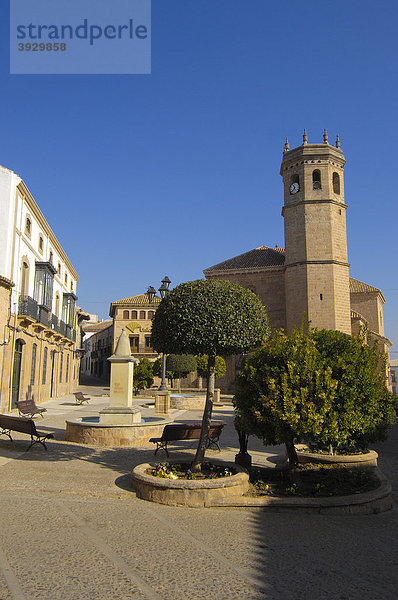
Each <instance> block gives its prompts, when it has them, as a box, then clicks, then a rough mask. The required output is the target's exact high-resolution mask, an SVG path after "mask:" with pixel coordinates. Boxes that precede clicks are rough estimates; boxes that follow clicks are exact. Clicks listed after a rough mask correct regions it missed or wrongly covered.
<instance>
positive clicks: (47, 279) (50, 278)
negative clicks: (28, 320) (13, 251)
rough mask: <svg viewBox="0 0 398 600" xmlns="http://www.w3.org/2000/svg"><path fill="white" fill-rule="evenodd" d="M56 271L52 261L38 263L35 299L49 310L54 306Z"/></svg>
mask: <svg viewBox="0 0 398 600" xmlns="http://www.w3.org/2000/svg"><path fill="white" fill-rule="evenodd" d="M54 273H55V269H54V267H53V266H52V264H51V263H48V262H45V263H42V262H37V263H36V271H35V289H34V299H35V300H36V302H37V303H38V304H40V306H44V307H45V308H47V309H48V310H51V308H52V301H53V284H54Z"/></svg>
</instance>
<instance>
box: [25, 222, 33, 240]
mask: <svg viewBox="0 0 398 600" xmlns="http://www.w3.org/2000/svg"><path fill="white" fill-rule="evenodd" d="M31 233H32V221H31V220H30V218H29V217H26V221H25V234H26V235H27V236H28V237H30V234H31Z"/></svg>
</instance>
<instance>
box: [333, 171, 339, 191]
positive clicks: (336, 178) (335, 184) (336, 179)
mask: <svg viewBox="0 0 398 600" xmlns="http://www.w3.org/2000/svg"><path fill="white" fill-rule="evenodd" d="M333 193H334V194H340V175H339V174H338V173H336V172H335V173H333Z"/></svg>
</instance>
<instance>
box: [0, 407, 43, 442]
mask: <svg viewBox="0 0 398 600" xmlns="http://www.w3.org/2000/svg"><path fill="white" fill-rule="evenodd" d="M11 431H18V432H19V433H26V434H27V435H30V439H31V442H30V446H29V448H28V450H30V449H31V447H32V446H33V444H41V445H42V446H44V448H45V450H47V446H46V440H48V439H50V438H53V437H54V436H53V434H52V433H45V432H44V431H37V429H36V425H35V422H34V421H33V419H26V418H25V417H14V416H10V415H0V435H8V437H9V438H10V440H11V441H14V440H13V439H12V437H11Z"/></svg>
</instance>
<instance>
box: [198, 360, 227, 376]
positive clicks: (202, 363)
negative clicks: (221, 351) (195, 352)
mask: <svg viewBox="0 0 398 600" xmlns="http://www.w3.org/2000/svg"><path fill="white" fill-rule="evenodd" d="M196 363H197V367H196V369H197V371H198V375H199V377H207V370H208V363H209V357H208V356H207V354H202V355H200V356H197V357H196ZM226 370H227V366H226V364H225V360H224V359H223V357H222V356H216V362H215V365H214V375H215V376H216V377H222V376H223V375H225V372H226Z"/></svg>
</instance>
